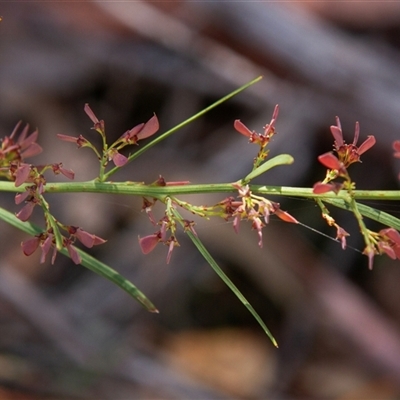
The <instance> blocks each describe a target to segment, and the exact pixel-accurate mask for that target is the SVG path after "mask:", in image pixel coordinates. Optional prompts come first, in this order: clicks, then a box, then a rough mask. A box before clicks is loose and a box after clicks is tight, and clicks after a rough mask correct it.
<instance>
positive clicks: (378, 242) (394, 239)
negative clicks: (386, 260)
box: [363, 228, 400, 269]
mask: <svg viewBox="0 0 400 400" xmlns="http://www.w3.org/2000/svg"><path fill="white" fill-rule="evenodd" d="M369 239H370V244H369V245H368V246H367V247H366V248H365V249H364V252H363V254H365V255H366V256H368V258H369V269H372V265H373V260H374V256H375V254H383V253H385V254H386V255H388V256H389V257H390V258H391V259H392V260H395V259H396V258H398V259H400V233H399V232H398V231H396V229H393V228H385V229H381V230H380V231H379V232H372V231H369Z"/></svg>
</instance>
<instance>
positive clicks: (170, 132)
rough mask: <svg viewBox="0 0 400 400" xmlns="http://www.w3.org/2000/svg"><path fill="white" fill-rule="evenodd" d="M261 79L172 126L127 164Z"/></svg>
mask: <svg viewBox="0 0 400 400" xmlns="http://www.w3.org/2000/svg"><path fill="white" fill-rule="evenodd" d="M261 79H262V76H259V77H258V78H256V79H253V80H252V81H251V82H249V83H246V84H245V85H243V86H241V87H240V88H239V89H236V90H234V91H233V92H231V93H229V94H228V95H226V96H225V97H222V99H219V100H218V101H216V102H215V103H213V104H211V105H210V106H208V107H206V108H205V109H204V110H201V111H200V112H198V113H197V114H195V115H193V116H192V117H190V118H188V119H186V120H185V121H183V122H181V123H180V124H178V125H176V126H174V127H173V128H172V129H170V130H168V131H167V132H165V133H163V134H162V135H160V136H158V137H157V138H155V139H153V140H152V141H151V142H150V143H148V144H146V145H145V146H143V147H141V148H140V149H139V150H138V151H136V152H135V153H134V154H132V155H130V156H129V157H128V162H131V161H133V160H134V159H136V158H138V157H139V156H141V155H142V154H143V153H144V152H145V151H147V150H149V149H150V148H151V147H153V146H155V145H156V144H157V143H160V142H161V141H162V140H164V139H166V138H167V137H169V136H171V135H172V134H173V133H175V132H176V131H178V130H179V129H181V128H183V127H184V126H186V125H188V124H190V123H191V122H193V121H195V120H196V119H197V118H200V117H201V116H203V115H204V114H206V113H208V112H209V111H211V110H213V109H214V108H216V107H218V106H219V105H220V104H222V103H224V102H225V101H227V100H229V99H231V98H232V97H234V96H236V95H237V94H239V93H240V92H243V90H245V89H247V88H248V87H249V86H251V85H254V84H255V83H257V82H258V81H260V80H261ZM118 170H119V167H115V168H113V169H112V170H110V171H109V172H107V173H106V174H105V175H104V180H108V178H109V177H110V176H111V175H112V174H114V173H115V172H117V171H118Z"/></svg>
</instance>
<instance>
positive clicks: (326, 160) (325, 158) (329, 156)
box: [318, 152, 342, 170]
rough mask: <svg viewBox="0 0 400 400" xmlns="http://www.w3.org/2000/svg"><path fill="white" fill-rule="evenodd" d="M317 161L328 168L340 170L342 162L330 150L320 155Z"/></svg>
mask: <svg viewBox="0 0 400 400" xmlns="http://www.w3.org/2000/svg"><path fill="white" fill-rule="evenodd" d="M318 161H319V162H320V163H321V164H322V165H324V166H325V167H327V168H329V169H336V170H340V169H341V168H342V163H341V162H340V161H339V160H338V159H337V157H336V156H335V155H334V154H333V153H331V152H329V153H325V154H322V155H320V156H319V157H318Z"/></svg>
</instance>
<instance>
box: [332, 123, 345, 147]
mask: <svg viewBox="0 0 400 400" xmlns="http://www.w3.org/2000/svg"><path fill="white" fill-rule="evenodd" d="M331 132H332V135H333V137H334V139H335V142H336V146H337V147H341V146H343V134H342V130H341V129H340V128H339V127H337V126H335V125H332V126H331Z"/></svg>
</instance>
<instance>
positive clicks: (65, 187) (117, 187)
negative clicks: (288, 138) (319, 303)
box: [0, 181, 400, 201]
mask: <svg viewBox="0 0 400 400" xmlns="http://www.w3.org/2000/svg"><path fill="white" fill-rule="evenodd" d="M26 186H29V184H27V185H26ZM249 187H250V190H251V191H252V192H253V193H254V194H260V195H269V196H277V195H279V196H289V197H303V198H309V199H314V198H319V199H323V200H324V201H325V200H327V199H329V200H337V199H340V200H345V199H347V198H348V193H347V192H345V191H343V192H339V193H338V194H334V193H333V192H328V193H324V194H314V193H313V189H312V188H302V187H288V186H265V185H249ZM24 190H25V187H24V186H19V187H15V185H14V183H13V182H4V181H0V192H13V193H20V192H23V191H24ZM67 192H68V193H77V192H93V193H109V194H128V195H135V196H155V197H158V196H161V197H162V196H170V195H182V194H207V193H232V192H236V189H235V188H234V187H233V186H232V183H217V184H213V183H207V184H201V185H177V186H151V185H145V184H143V183H141V182H95V181H87V182H55V183H51V182H49V183H47V184H46V193H67ZM352 194H353V196H354V199H355V200H392V201H394V200H400V190H354V191H353V192H352Z"/></svg>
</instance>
